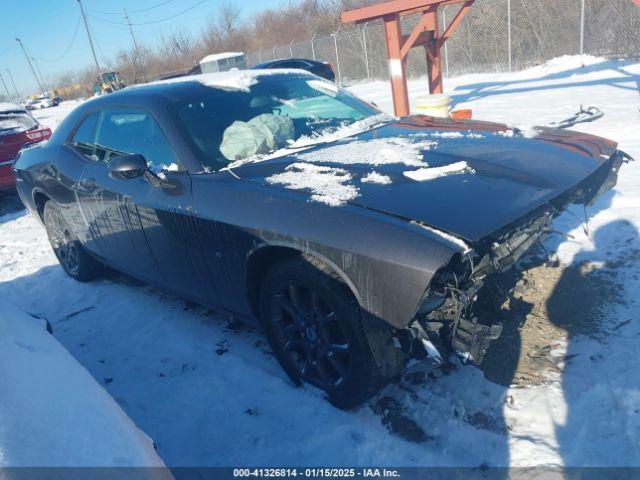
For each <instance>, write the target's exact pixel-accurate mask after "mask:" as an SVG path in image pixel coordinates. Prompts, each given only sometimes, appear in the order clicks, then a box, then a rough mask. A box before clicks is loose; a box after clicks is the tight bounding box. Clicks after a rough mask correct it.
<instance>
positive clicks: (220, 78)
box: [127, 68, 313, 92]
mask: <svg viewBox="0 0 640 480" xmlns="http://www.w3.org/2000/svg"><path fill="white" fill-rule="evenodd" d="M281 74H296V75H308V76H309V77H313V75H312V74H311V73H309V72H306V71H304V70H298V69H294V68H280V69H277V70H229V71H228V72H214V73H201V74H197V75H187V76H184V77H175V78H167V79H166V80H158V81H156V82H149V83H141V84H138V85H132V86H130V87H128V88H127V90H129V89H131V88H140V87H145V86H148V85H168V84H172V83H185V82H198V83H201V84H202V85H204V86H206V87H211V88H220V89H222V90H243V91H245V92H248V91H249V88H250V87H251V85H255V84H256V83H258V77H266V76H271V75H281Z"/></svg>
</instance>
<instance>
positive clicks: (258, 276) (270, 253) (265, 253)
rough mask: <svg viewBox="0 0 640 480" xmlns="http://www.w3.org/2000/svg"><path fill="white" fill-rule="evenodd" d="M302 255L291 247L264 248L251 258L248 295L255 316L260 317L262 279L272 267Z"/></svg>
mask: <svg viewBox="0 0 640 480" xmlns="http://www.w3.org/2000/svg"><path fill="white" fill-rule="evenodd" d="M299 255H302V252H301V251H300V250H296V249H295V248H289V247H276V246H273V247H262V248H260V249H258V250H256V251H255V252H253V254H252V255H251V256H250V257H249V260H248V262H247V293H248V295H249V305H250V306H251V310H252V311H253V314H254V315H255V316H256V318H258V316H259V301H260V300H259V296H260V285H261V284H262V279H263V278H264V276H265V275H266V273H267V272H268V271H269V268H271V266H272V265H274V264H276V263H278V262H280V261H282V260H286V259H289V258H295V257H297V256H299Z"/></svg>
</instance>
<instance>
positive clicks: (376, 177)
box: [360, 171, 392, 185]
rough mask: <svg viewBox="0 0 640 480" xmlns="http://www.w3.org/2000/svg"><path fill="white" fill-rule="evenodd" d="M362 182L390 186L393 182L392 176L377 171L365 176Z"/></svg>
mask: <svg viewBox="0 0 640 480" xmlns="http://www.w3.org/2000/svg"><path fill="white" fill-rule="evenodd" d="M360 181H361V182H364V183H377V184H379V185H389V184H390V183H391V182H392V180H391V177H390V176H388V175H383V174H381V173H378V172H375V171H374V172H371V173H369V174H367V175H365V176H364V177H362V178H361V179H360Z"/></svg>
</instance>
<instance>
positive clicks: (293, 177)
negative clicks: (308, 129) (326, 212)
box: [267, 163, 358, 207]
mask: <svg viewBox="0 0 640 480" xmlns="http://www.w3.org/2000/svg"><path fill="white" fill-rule="evenodd" d="M351 179H352V176H351V174H350V173H349V172H347V171H346V170H343V169H342V168H330V167H323V166H319V165H312V164H310V163H292V164H291V165H289V166H288V167H287V168H286V171H285V172H283V173H278V174H276V175H272V176H270V177H268V178H267V182H268V183H274V184H280V185H284V186H285V188H288V189H291V190H310V191H311V193H312V195H311V200H314V201H316V202H322V203H326V204H327V205H330V206H332V207H339V206H341V205H344V204H345V203H346V202H348V201H349V200H353V199H354V198H356V197H357V196H358V189H357V188H356V187H355V186H353V185H350V184H349V183H348V182H349V181H350V180H351Z"/></svg>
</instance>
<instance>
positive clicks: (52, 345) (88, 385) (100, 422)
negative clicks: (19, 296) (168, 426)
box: [0, 300, 171, 479]
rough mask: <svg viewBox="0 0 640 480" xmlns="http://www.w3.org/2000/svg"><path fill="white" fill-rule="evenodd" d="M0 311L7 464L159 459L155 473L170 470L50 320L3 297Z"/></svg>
mask: <svg viewBox="0 0 640 480" xmlns="http://www.w3.org/2000/svg"><path fill="white" fill-rule="evenodd" d="M0 312H2V313H1V314H0V405H1V407H0V467H33V466H41V467H157V468H155V469H154V470H153V472H154V475H156V476H154V477H153V478H158V479H165V478H167V479H168V478H171V475H170V473H169V472H168V470H167V471H166V472H164V473H163V469H164V468H165V465H164V463H163V462H162V460H161V459H160V458H159V457H158V455H157V454H156V452H155V450H154V447H153V443H152V441H151V439H150V438H149V437H147V435H145V434H144V432H142V431H141V430H139V429H138V428H137V427H136V426H135V424H134V423H133V422H132V421H131V420H130V419H129V417H127V415H126V414H125V413H124V412H123V411H122V409H121V408H120V406H118V404H117V403H116V402H115V401H114V400H113V398H111V396H110V395H109V394H108V393H107V392H106V390H105V389H104V388H103V387H101V386H100V385H98V383H96V381H95V380H94V379H93V377H92V376H91V375H90V374H89V372H87V371H86V370H85V368H84V367H82V366H81V365H80V364H79V363H78V362H77V361H76V360H75V359H74V358H73V357H72V356H71V354H69V352H67V350H65V348H64V347H63V346H62V345H60V343H58V341H57V340H56V339H55V338H54V337H53V335H50V334H49V333H48V332H47V331H46V329H45V322H44V321H43V320H41V319H37V318H34V317H32V316H31V315H28V314H26V313H25V312H23V311H21V310H19V309H18V308H17V307H15V306H14V305H13V304H11V303H9V302H7V301H4V300H0ZM150 476H151V475H150ZM115 478H117V477H115ZM136 478H138V477H136ZM139 478H146V475H140V477H139Z"/></svg>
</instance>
